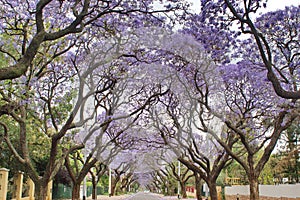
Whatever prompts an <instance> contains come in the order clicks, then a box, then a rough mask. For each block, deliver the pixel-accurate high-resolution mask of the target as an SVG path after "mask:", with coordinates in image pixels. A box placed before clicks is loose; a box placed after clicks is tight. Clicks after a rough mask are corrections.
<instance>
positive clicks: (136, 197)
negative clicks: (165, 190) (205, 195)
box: [88, 192, 196, 200]
mask: <svg viewBox="0 0 300 200" xmlns="http://www.w3.org/2000/svg"><path fill="white" fill-rule="evenodd" d="M90 199H91V198H88V200H90ZM97 200H178V198H177V196H163V195H159V194H153V193H146V192H139V193H136V194H131V195H120V196H112V197H109V196H104V195H99V196H97ZM182 200H196V199H190V198H189V199H182Z"/></svg>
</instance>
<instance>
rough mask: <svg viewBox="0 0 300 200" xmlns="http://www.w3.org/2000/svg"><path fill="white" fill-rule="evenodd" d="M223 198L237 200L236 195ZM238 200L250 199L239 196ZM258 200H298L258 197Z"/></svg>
mask: <svg viewBox="0 0 300 200" xmlns="http://www.w3.org/2000/svg"><path fill="white" fill-rule="evenodd" d="M225 198H226V200H237V195H226V196H225ZM238 200H250V197H249V196H245V195H239V198H238ZM259 200H300V198H288V197H266V196H260V197H259Z"/></svg>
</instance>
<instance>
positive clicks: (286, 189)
mask: <svg viewBox="0 0 300 200" xmlns="http://www.w3.org/2000/svg"><path fill="white" fill-rule="evenodd" d="M225 194H226V195H236V194H240V195H249V194H250V189H249V186H248V185H236V186H231V187H230V186H227V187H225ZM259 195H260V196H267V197H290V198H296V197H300V184H284V185H260V186H259Z"/></svg>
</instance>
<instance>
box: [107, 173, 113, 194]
mask: <svg viewBox="0 0 300 200" xmlns="http://www.w3.org/2000/svg"><path fill="white" fill-rule="evenodd" d="M111 179H112V177H111V168H109V172H108V195H109V196H111V195H112V193H111Z"/></svg>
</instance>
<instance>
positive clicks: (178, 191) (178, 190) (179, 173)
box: [177, 161, 181, 199]
mask: <svg viewBox="0 0 300 200" xmlns="http://www.w3.org/2000/svg"><path fill="white" fill-rule="evenodd" d="M180 175H181V172H180V161H178V177H179V180H178V186H177V187H178V189H177V196H178V199H179V198H180Z"/></svg>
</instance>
